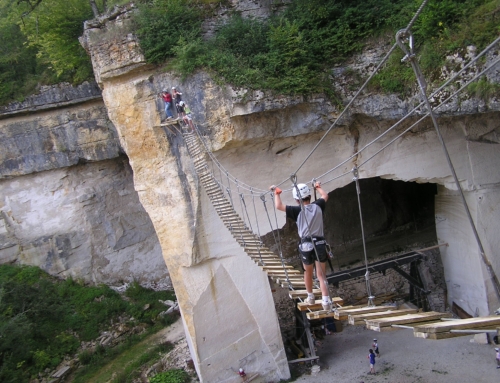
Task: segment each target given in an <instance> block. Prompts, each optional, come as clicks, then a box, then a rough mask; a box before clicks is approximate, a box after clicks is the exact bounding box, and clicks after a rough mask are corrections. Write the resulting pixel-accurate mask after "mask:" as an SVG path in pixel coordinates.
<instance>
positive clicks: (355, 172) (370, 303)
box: [352, 167, 375, 307]
mask: <svg viewBox="0 0 500 383" xmlns="http://www.w3.org/2000/svg"><path fill="white" fill-rule="evenodd" d="M352 174H353V179H352V180H353V181H354V182H355V183H356V196H357V197H358V210H359V222H360V225H361V240H362V242H363V253H364V255H365V269H366V272H365V283H366V293H367V295H368V307H372V306H374V304H373V299H374V298H375V297H374V296H373V295H372V291H371V287H370V271H369V270H368V255H367V253H366V241H365V229H364V225H363V213H362V210H361V196H360V194H361V190H360V188H359V172H358V168H357V167H354V168H353V169H352Z"/></svg>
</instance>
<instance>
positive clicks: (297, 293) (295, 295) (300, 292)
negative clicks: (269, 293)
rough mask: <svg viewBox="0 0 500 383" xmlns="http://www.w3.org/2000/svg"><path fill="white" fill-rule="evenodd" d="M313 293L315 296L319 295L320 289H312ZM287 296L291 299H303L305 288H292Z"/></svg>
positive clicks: (305, 296) (305, 293)
mask: <svg viewBox="0 0 500 383" xmlns="http://www.w3.org/2000/svg"><path fill="white" fill-rule="evenodd" d="M312 292H313V294H314V296H315V297H321V290H320V289H313V291H312ZM288 296H289V297H290V298H291V299H299V298H300V299H305V298H307V290H292V291H290V292H289V293H288Z"/></svg>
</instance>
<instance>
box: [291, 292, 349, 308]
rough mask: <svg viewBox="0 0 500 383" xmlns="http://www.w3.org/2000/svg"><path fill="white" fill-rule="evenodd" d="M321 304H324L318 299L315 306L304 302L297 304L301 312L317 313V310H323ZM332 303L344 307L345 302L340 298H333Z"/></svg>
mask: <svg viewBox="0 0 500 383" xmlns="http://www.w3.org/2000/svg"><path fill="white" fill-rule="evenodd" d="M319 295H321V290H320V292H319ZM321 302H322V300H321V299H316V301H315V303H314V304H313V305H308V304H306V303H304V302H299V303H297V309H298V310H299V311H308V310H312V311H317V310H323V306H321ZM332 303H334V304H337V305H340V306H342V305H343V304H344V300H343V299H342V298H340V297H333V298H332Z"/></svg>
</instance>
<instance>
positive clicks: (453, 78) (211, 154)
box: [196, 4, 500, 192]
mask: <svg viewBox="0 0 500 383" xmlns="http://www.w3.org/2000/svg"><path fill="white" fill-rule="evenodd" d="M422 5H423V4H422ZM499 40H500V37H499V38H497V39H495V41H493V42H492V43H491V44H489V45H488V46H487V47H486V48H485V49H483V51H482V52H481V53H480V54H478V55H477V56H476V57H475V58H474V59H472V60H471V61H470V62H469V63H468V64H467V65H466V66H464V67H463V68H462V69H461V70H460V71H458V72H457V73H456V74H455V75H454V76H453V77H451V78H450V79H448V80H447V81H446V82H445V83H444V84H443V85H441V87H439V88H438V89H437V90H435V91H434V92H433V93H432V94H431V95H430V97H433V96H434V95H436V94H437V93H438V92H440V91H441V90H442V89H443V88H444V87H446V86H447V85H448V84H449V83H450V82H452V81H454V80H455V79H456V78H457V77H458V76H460V75H461V74H462V73H463V72H464V71H465V70H467V69H468V68H469V67H470V66H471V65H473V64H475V63H476V61H478V60H479V59H480V58H481V57H482V56H483V55H484V54H486V53H487V52H488V51H489V50H490V49H491V48H492V47H493V46H494V45H495V44H497V43H498V41H499ZM396 46H397V43H396V44H394V46H393V48H391V50H390V51H389V52H388V54H390V53H392V51H393V50H394V48H395V47H396ZM384 59H385V58H384ZM382 63H383V62H381V63H380V64H379V66H377V68H376V70H375V72H374V73H376V72H377V71H378V69H379V68H380V66H381V64H382ZM491 67H492V65H490V66H489V67H488V68H487V69H486V70H488V69H490V68H491ZM486 70H483V71H482V72H481V73H484V72H485V71H486ZM369 80H370V79H368V80H367V81H369ZM364 85H365V84H364ZM364 85H363V86H364ZM463 88H464V87H462V88H461V90H462V89H463ZM461 90H460V91H461ZM456 93H459V92H455V93H454V94H456ZM356 96H357V95H356ZM356 96H355V97H356ZM449 98H450V97H449ZM449 98H447V99H446V101H447V100H449ZM351 101H354V99H353V100H351ZM444 103H445V101H442V102H441V103H440V104H439V106H437V107H436V109H437V108H439V107H441V106H442V105H443V104H444ZM350 104H351V103H349V104H348V107H349V106H350ZM421 106H424V102H421V103H420V104H419V105H418V106H417V107H415V108H413V109H412V110H411V111H410V112H409V113H407V115H405V116H404V117H403V118H402V119H400V120H399V121H398V122H397V123H396V124H394V125H393V126H392V127H391V128H389V129H388V130H387V131H386V132H384V133H382V134H381V135H380V136H378V137H377V138H375V139H374V140H373V141H372V142H370V143H368V144H367V145H365V146H364V147H363V148H362V149H360V150H359V151H358V152H357V153H355V154H353V155H351V156H350V157H348V158H347V159H346V160H344V161H343V162H341V163H340V164H338V165H336V166H335V167H333V168H332V169H330V170H329V171H327V172H326V173H324V174H322V175H320V176H318V177H317V178H322V177H324V176H325V175H327V174H329V173H331V172H333V171H334V170H336V169H337V168H338V167H340V166H342V165H343V164H345V163H347V162H348V161H350V160H351V159H352V158H354V157H355V156H357V155H359V153H361V152H362V151H363V150H365V149H366V148H367V147H369V146H371V145H372V144H373V143H375V142H376V141H378V140H379V139H380V138H381V137H383V136H384V135H385V134H387V133H388V132H389V131H391V130H392V129H394V128H395V127H396V126H398V125H399V124H400V123H401V122H403V121H404V120H405V119H406V118H408V117H410V116H411V115H412V114H413V113H414V112H416V111H417V110H418V109H419V108H420V107H421ZM346 109H347V107H346ZM342 113H344V112H342ZM341 116H342V114H341ZM341 116H339V119H340V117H341ZM337 121H338V120H337ZM337 121H335V122H334V124H333V125H332V126H331V127H330V129H329V130H331V128H333V127H334V126H335V124H336V123H337ZM196 133H197V134H198V136H200V141H201V142H202V144H203V146H204V147H205V149H206V151H207V153H208V154H209V156H210V158H211V159H212V161H213V163H215V164H216V166H217V167H218V168H219V171H220V172H221V168H222V169H224V167H223V166H222V165H221V164H220V162H219V161H218V160H217V158H216V157H215V156H214V154H213V153H212V152H211V151H210V150H209V149H208V146H207V144H206V142H205V141H204V138H203V137H202V136H201V135H200V133H199V131H198V130H197V131H196ZM327 133H328V132H327ZM327 133H325V135H326V134H327ZM325 135H324V136H323V138H324V137H325ZM323 138H322V139H323ZM318 144H319V143H318ZM301 166H302V165H301ZM224 171H225V172H227V170H225V169H224ZM349 173H350V171H348V172H346V173H345V175H347V174H349ZM221 178H222V174H221ZM336 178H338V177H336ZM336 178H333V179H330V180H328V181H325V182H324V184H327V183H329V182H331V181H333V180H335V179H336ZM284 182H286V180H285V181H283V182H281V183H280V184H278V186H279V185H282V184H283V183H284ZM240 184H242V185H246V184H243V183H240ZM246 186H249V185H246ZM249 187H250V188H252V189H254V190H258V191H264V190H262V189H259V188H253V187H252V186H249ZM242 188H243V187H242ZM244 189H246V188H244ZM290 190H291V189H290ZM284 191H287V190H284ZM264 192H268V191H264Z"/></svg>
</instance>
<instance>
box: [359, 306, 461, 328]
mask: <svg viewBox="0 0 500 383" xmlns="http://www.w3.org/2000/svg"><path fill="white" fill-rule="evenodd" d="M451 316H452V315H451V314H450V313H439V312H435V311H429V312H425V313H423V312H422V313H414V314H405V315H400V316H395V317H388V318H379V319H370V320H366V328H367V329H368V330H373V331H378V332H380V331H388V330H393V329H394V328H393V327H392V326H393V325H404V326H408V327H415V326H418V325H419V324H424V323H429V322H436V321H440V320H441V318H450V317H451Z"/></svg>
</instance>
